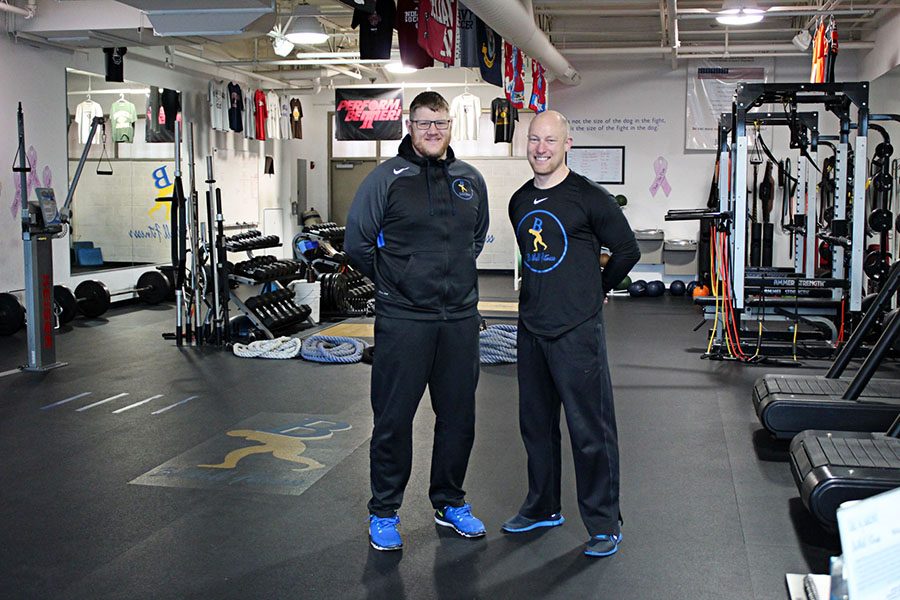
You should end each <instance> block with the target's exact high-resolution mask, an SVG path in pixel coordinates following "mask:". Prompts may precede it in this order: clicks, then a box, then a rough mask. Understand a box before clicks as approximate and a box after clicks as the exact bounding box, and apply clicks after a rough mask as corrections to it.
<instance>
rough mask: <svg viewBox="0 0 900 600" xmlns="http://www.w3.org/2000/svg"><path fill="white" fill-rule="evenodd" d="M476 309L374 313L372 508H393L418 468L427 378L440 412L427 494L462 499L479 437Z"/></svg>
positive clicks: (379, 511)
mask: <svg viewBox="0 0 900 600" xmlns="http://www.w3.org/2000/svg"><path fill="white" fill-rule="evenodd" d="M478 325H479V319H478V317H477V316H473V317H469V318H465V319H459V320H455V321H415V320H411V319H391V318H385V317H377V318H376V319H375V348H376V351H375V358H374V362H373V364H372V410H373V412H374V414H375V427H374V430H373V431H372V442H371V446H370V452H369V457H370V461H371V462H370V473H371V479H372V499H371V500H370V501H369V512H371V513H373V514H375V515H378V516H379V517H388V516H391V515H393V514H394V513H395V512H396V511H397V509H399V508H400V504H401V503H402V502H403V490H404V489H405V488H406V484H407V482H408V481H409V476H410V470H411V468H412V447H413V439H412V424H413V417H414V416H415V414H416V409H417V408H418V406H419V401H420V400H421V399H422V394H423V393H424V392H425V386H426V385H427V386H428V391H429V392H430V394H431V406H432V408H433V409H434V413H435V415H436V417H437V418H436V422H435V425H434V448H433V451H432V457H431V487H430V488H429V490H428V495H429V497H430V498H431V503H432V505H433V506H434V507H435V508H443V507H444V506H447V505H452V506H462V504H463V503H464V498H465V492H464V491H463V488H462V486H463V480H464V479H465V476H466V468H467V467H468V464H469V454H470V453H471V450H472V442H473V441H474V439H475V387H476V385H477V384H478V374H479V362H478Z"/></svg>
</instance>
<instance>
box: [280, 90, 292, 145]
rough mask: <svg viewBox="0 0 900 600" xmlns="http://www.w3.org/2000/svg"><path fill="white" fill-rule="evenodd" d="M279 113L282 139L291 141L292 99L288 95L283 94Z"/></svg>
mask: <svg viewBox="0 0 900 600" xmlns="http://www.w3.org/2000/svg"><path fill="white" fill-rule="evenodd" d="M278 100H279V105H278V106H279V111H278V129H279V134H280V136H281V139H283V140H289V139H291V99H290V98H288V95H287V94H282V95H281V96H280V97H279V98H278Z"/></svg>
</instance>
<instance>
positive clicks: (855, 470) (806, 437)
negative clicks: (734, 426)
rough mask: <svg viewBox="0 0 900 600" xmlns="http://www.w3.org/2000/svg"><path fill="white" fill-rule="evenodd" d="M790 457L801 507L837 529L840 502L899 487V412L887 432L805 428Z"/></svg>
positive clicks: (796, 439)
mask: <svg viewBox="0 0 900 600" xmlns="http://www.w3.org/2000/svg"><path fill="white" fill-rule="evenodd" d="M790 460H791V474H792V475H793V476H794V483H795V484H797V489H798V490H799V491H800V498H801V499H802V500H803V504H804V506H806V508H807V509H808V510H809V512H811V513H812V514H813V516H815V517H816V519H818V520H819V522H820V523H822V524H823V525H825V526H826V527H828V528H829V529H836V528H837V509H838V507H839V506H840V505H841V503H843V502H847V501H848V500H863V499H865V498H868V497H869V496H874V495H876V494H880V493H881V492H886V491H888V490H892V489H895V488H898V487H900V417H898V418H897V419H896V420H895V421H894V423H893V424H892V425H891V427H890V429H888V430H887V432H886V433H861V432H850V431H835V432H832V431H804V432H802V433H800V434H798V435H797V436H796V437H795V438H794V439H793V440H792V441H791V456H790Z"/></svg>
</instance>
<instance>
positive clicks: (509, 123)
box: [491, 98, 519, 144]
mask: <svg viewBox="0 0 900 600" xmlns="http://www.w3.org/2000/svg"><path fill="white" fill-rule="evenodd" d="M518 120H519V111H518V110H517V109H516V107H515V106H513V105H512V103H510V101H509V100H507V99H506V98H494V101H493V102H491V121H493V122H494V143H495V144H499V143H501V142H512V139H513V133H515V131H516V121H518Z"/></svg>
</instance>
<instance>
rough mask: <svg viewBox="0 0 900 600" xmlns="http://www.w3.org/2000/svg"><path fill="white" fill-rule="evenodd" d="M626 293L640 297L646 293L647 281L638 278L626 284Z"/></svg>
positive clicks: (633, 296)
mask: <svg viewBox="0 0 900 600" xmlns="http://www.w3.org/2000/svg"><path fill="white" fill-rule="evenodd" d="M628 294H629V295H630V296H631V297H632V298H640V297H641V296H646V295H647V282H646V281H644V280H642V279H639V280H638V281H635V282H634V283H632V284H631V285H629V286H628Z"/></svg>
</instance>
